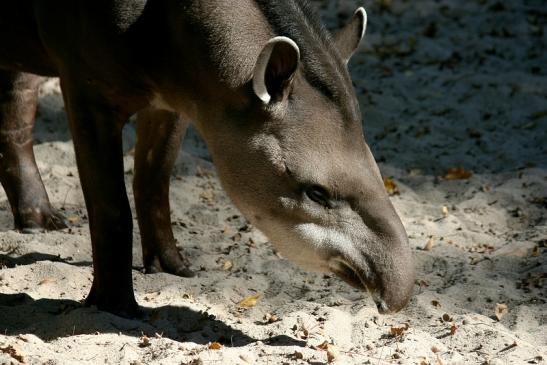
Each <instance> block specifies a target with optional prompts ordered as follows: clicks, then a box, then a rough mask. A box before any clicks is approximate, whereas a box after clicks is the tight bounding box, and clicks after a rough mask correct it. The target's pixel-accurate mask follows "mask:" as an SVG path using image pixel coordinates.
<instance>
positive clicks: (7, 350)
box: [0, 345, 25, 364]
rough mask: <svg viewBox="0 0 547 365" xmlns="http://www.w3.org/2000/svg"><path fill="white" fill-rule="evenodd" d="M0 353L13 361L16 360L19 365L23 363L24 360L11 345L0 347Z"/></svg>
mask: <svg viewBox="0 0 547 365" xmlns="http://www.w3.org/2000/svg"><path fill="white" fill-rule="evenodd" d="M0 352H3V353H4V354H7V355H9V356H11V357H12V358H13V359H15V360H17V361H18V362H20V363H23V364H24V363H25V359H24V358H23V356H21V355H19V354H18V353H17V350H16V349H15V347H13V346H12V345H8V346H7V347H0Z"/></svg>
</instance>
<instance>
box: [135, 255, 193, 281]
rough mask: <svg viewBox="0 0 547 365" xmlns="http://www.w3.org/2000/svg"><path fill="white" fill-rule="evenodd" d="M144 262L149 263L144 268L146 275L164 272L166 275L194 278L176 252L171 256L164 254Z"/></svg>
mask: <svg viewBox="0 0 547 365" xmlns="http://www.w3.org/2000/svg"><path fill="white" fill-rule="evenodd" d="M160 256H163V257H160ZM146 261H148V262H149V264H148V265H145V267H144V272H145V273H146V274H155V273H158V272H166V273H168V274H173V275H177V276H182V277H183V278H191V277H193V276H195V273H194V272H193V271H192V270H190V268H189V267H188V266H189V265H188V264H187V263H186V262H185V260H184V259H183V258H182V257H181V256H180V254H179V253H178V252H177V253H175V254H171V255H168V254H165V253H164V254H163V255H161V254H160V255H156V256H154V257H153V258H152V259H151V260H146Z"/></svg>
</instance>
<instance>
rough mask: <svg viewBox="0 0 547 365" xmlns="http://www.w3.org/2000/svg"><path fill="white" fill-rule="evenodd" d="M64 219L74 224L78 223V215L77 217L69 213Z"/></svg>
mask: <svg viewBox="0 0 547 365" xmlns="http://www.w3.org/2000/svg"><path fill="white" fill-rule="evenodd" d="M66 220H67V221H68V222H69V223H71V224H75V223H78V221H79V220H80V217H78V216H77V215H71V216H70V217H68V218H67V219H66Z"/></svg>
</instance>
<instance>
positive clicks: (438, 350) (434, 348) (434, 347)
mask: <svg viewBox="0 0 547 365" xmlns="http://www.w3.org/2000/svg"><path fill="white" fill-rule="evenodd" d="M440 351H441V350H440V349H439V348H438V347H437V346H433V347H431V352H433V353H434V354H436V353H437V352H440Z"/></svg>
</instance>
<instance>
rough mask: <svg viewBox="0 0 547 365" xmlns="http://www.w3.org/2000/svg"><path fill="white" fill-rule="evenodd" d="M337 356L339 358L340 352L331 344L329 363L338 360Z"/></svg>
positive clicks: (328, 350)
mask: <svg viewBox="0 0 547 365" xmlns="http://www.w3.org/2000/svg"><path fill="white" fill-rule="evenodd" d="M337 358H338V352H337V351H336V350H335V349H334V347H332V346H330V347H329V348H328V349H327V362H328V363H331V362H334V361H336V359H337Z"/></svg>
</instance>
